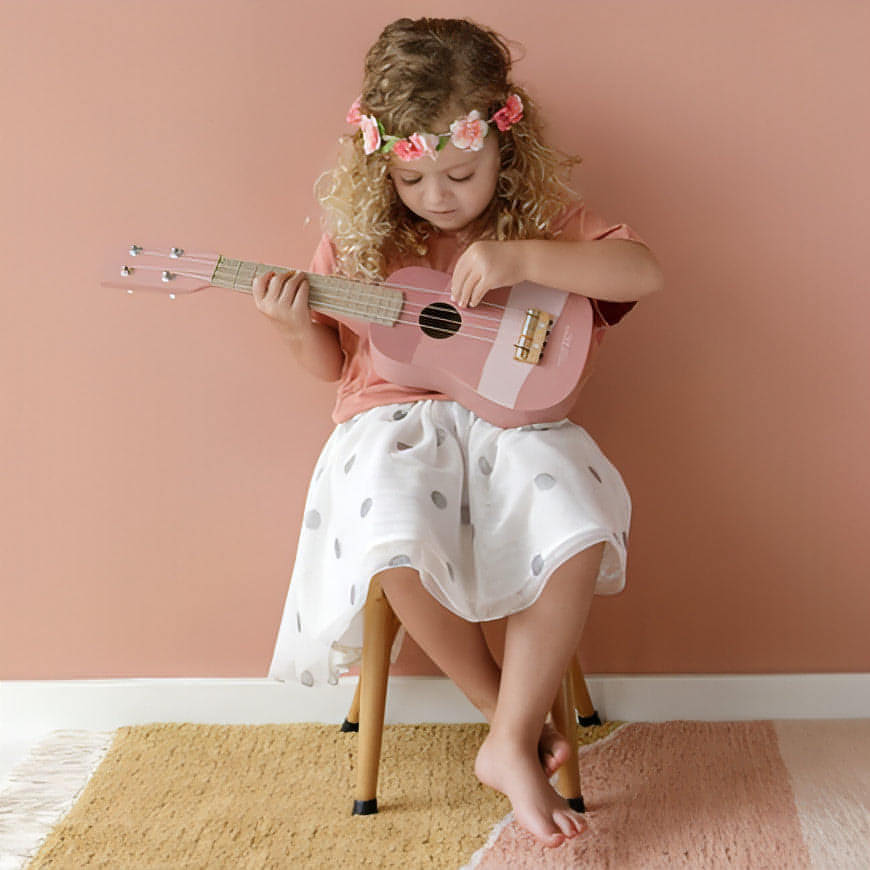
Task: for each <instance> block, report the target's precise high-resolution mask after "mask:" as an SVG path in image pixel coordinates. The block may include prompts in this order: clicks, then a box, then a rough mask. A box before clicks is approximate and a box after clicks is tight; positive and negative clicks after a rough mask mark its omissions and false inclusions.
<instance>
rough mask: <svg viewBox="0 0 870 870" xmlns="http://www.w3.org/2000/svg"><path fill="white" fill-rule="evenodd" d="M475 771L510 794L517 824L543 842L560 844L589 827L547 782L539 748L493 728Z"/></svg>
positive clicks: (482, 780)
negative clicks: (500, 734) (498, 734)
mask: <svg viewBox="0 0 870 870" xmlns="http://www.w3.org/2000/svg"><path fill="white" fill-rule="evenodd" d="M556 733H558V732H556ZM563 739H564V738H563ZM474 772H475V774H476V775H477V778H478V779H479V780H480V781H481V782H482V783H484V785H488V786H491V787H492V788H494V789H497V790H498V791H500V792H502V794H504V795H506V796H507V798H508V800H510V802H511V805H512V806H513V809H514V815H515V817H516V820H517V823H518V824H519V825H520V826H521V827H522V828H524V829H525V830H527V831H528V832H529V833H530V834H531V835H532V836H533V837H535V838H536V839H537V840H539V841H540V842H541V843H542V844H543V845H545V846H549V847H553V846H559V845H561V844H562V843H563V842H564V841H565V838H566V837H567V838H569V839H570V838H571V837H576V836H577V834H580V833H582V832H583V831H584V830H585V829H586V823H585V822H584V821H583V817H582V816H581V815H580V814H579V813H575V812H574V811H573V810H572V809H570V808H569V807H568V803H567V802H566V801H565V800H564V798H562V797H560V796H559V795H558V794H557V793H556V791H555V790H554V789H553V787H552V786H551V785H550V783H549V782H548V781H547V776H546V774H545V773H544V770H543V769H542V767H541V761H540V759H539V758H538V750H537V747H525V746H523V745H521V744H518V743H517V742H516V741H514V740H513V739H511V738H509V737H499V736H497V735H495V734H493V732H492V731H490V733H489V735H488V736H487V738H486V740H484V741H483V744H482V746H481V747H480V751H479V752H478V753H477V759H476V760H475V762H474Z"/></svg>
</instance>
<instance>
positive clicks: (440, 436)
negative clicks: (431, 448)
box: [435, 426, 447, 447]
mask: <svg viewBox="0 0 870 870" xmlns="http://www.w3.org/2000/svg"><path fill="white" fill-rule="evenodd" d="M445 438H447V433H446V432H445V431H444V430H443V429H442V428H441V427H440V426H439V427H438V428H437V429H436V430H435V446H436V447H440V446H441V445H442V444H443V443H444V439H445Z"/></svg>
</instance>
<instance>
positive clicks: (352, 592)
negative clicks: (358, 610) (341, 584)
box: [350, 586, 356, 606]
mask: <svg viewBox="0 0 870 870" xmlns="http://www.w3.org/2000/svg"><path fill="white" fill-rule="evenodd" d="M350 603H351V606H353V605H354V604H355V603H356V586H351V587H350Z"/></svg>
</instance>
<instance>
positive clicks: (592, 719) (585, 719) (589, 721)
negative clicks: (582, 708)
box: [577, 710, 601, 728]
mask: <svg viewBox="0 0 870 870" xmlns="http://www.w3.org/2000/svg"><path fill="white" fill-rule="evenodd" d="M577 723H578V724H579V725H582V726H583V727H584V728H588V727H589V726H590V725H600V724H601V719H600V718H599V716H598V711H597V710H595V711H594V712H593V713H592V715H591V716H578V717H577Z"/></svg>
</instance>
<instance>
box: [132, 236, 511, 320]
mask: <svg viewBox="0 0 870 870" xmlns="http://www.w3.org/2000/svg"><path fill="white" fill-rule="evenodd" d="M142 255H149V256H154V257H166V256H167V255H166V254H165V253H163V252H160V251H145V250H143V251H140V252H139V256H142ZM214 258H215V255H214V254H211V255H209V254H185V255H184V256H183V257H180V258H174V259H177V262H184V261H191V262H196V263H201V264H202V265H204V266H208V267H209V269H210V270H211V272H212V273H211V274H210V275H208V276H206V275H198V276H196V277H200V278H203V279H204V280H210V279H211V277H213V275H214V274H215V273H216V272H217V269H218V266H219V265H220V262H219V261H220V259H221V258H220V257H219V260H218V263H215V259H214ZM223 259H225V260H228V259H229V258H223ZM233 262H236V263H238V264H239V266H238V267H237V268H236V269H235V270H233V269H232V267H231V266H230V265H229V263H224V266H225V268H227V269H228V270H229V271H234V273H235V275H237V276H238V274H239V273H240V272H241V271H242V266H244V267H245V271H246V272H247V271H250V272H251V281H252V282H253V279H254V278H255V277H256V276H257V269H258V267H259V266H263V265H265V264H263V263H251V262H250V261H248V260H235V261H233ZM252 267H253V268H252ZM273 269H276V270H279V271H288V272H295V271H300V270H296V269H285V268H284V267H283V266H275V267H269V268H267V269H266V271H267V272H268V271H273ZM179 274H180V273H179ZM261 274H265V273H261ZM315 274H316V273H315ZM320 277H323V278H326V279H331V278H337V279H338V280H339V281H343V282H347V283H349V284H356V285H358V287H359V288H360V291H358V292H366V291H368V292H371V288H374V287H382V288H384V289H387V290H413V291H414V292H416V293H422V294H424V295H425V294H430V295H434V296H444V295H446V293H447V291H446V290H432V289H426V288H422V287H416V286H414V285H413V284H399V283H392V284H391V283H389V282H387V281H385V282H383V283H380V284H377V283H375V284H370V283H366V282H365V281H360V280H358V279H356V278H346V277H344V276H343V275H323V276H320ZM233 289H234V290H236V289H239V288H237V287H233ZM372 295H373V296H375V297H377V295H378V294H377V293H372ZM478 307H479V308H480V307H487V308H496V309H499V310H501V311H507V310H508V309H509V308H510V307H512V306H506V305H499V304H498V303H496V302H487V301H486V300H483V301H481V303H480V304H479V306H478Z"/></svg>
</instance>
